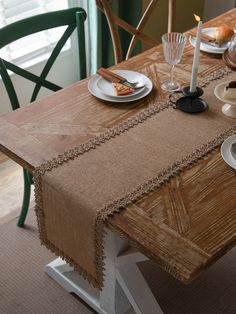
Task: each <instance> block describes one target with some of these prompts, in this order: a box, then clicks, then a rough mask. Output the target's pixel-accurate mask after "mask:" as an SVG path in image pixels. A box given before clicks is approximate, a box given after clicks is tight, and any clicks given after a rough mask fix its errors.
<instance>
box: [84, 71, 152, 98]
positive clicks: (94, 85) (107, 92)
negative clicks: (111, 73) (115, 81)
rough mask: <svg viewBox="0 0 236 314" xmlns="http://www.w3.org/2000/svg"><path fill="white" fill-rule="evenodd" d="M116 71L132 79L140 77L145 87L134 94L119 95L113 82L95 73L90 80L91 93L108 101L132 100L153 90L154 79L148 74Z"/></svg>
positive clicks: (89, 88)
mask: <svg viewBox="0 0 236 314" xmlns="http://www.w3.org/2000/svg"><path fill="white" fill-rule="evenodd" d="M115 72H116V73H117V74H119V75H121V76H123V77H125V78H126V79H127V80H130V81H135V80H137V78H138V79H139V80H142V82H143V83H144V85H145V87H144V88H142V89H141V90H137V92H136V91H135V92H133V93H132V94H128V95H123V96H117V95H116V94H115V89H114V88H113V86H112V83H111V82H108V81H106V80H105V79H103V78H102V77H101V76H100V75H94V76H92V77H91V79H90V80H89V82H88V90H89V91H90V93H91V94H92V95H94V96H95V97H97V98H99V99H102V100H106V101H111V102H131V101H136V100H139V99H141V98H143V97H145V96H147V95H148V94H149V93H150V92H151V91H152V88H153V84H152V81H151V80H150V79H149V78H148V77H147V76H146V75H144V74H142V73H138V72H135V71H129V70H116V71H115ZM104 86H105V87H104ZM112 89H114V91H112Z"/></svg>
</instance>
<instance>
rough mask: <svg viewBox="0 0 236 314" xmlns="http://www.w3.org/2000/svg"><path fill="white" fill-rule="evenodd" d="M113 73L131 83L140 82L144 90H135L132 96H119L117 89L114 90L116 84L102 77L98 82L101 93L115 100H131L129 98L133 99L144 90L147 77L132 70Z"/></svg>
mask: <svg viewBox="0 0 236 314" xmlns="http://www.w3.org/2000/svg"><path fill="white" fill-rule="evenodd" d="M112 72H113V73H116V74H118V75H120V76H122V77H124V78H126V79H127V80H128V81H129V82H131V83H132V82H140V83H142V84H143V85H144V86H143V87H142V88H138V89H133V91H132V92H131V93H130V94H124V95H122V93H120V94H119V95H117V90H116V88H114V86H115V84H112V83H111V82H110V81H108V80H106V79H105V78H103V77H102V76H100V79H98V80H97V88H98V89H99V90H100V92H102V93H103V94H105V95H106V96H110V97H115V98H117V97H119V98H120V97H128V98H129V97H133V96H136V95H138V94H140V93H141V92H142V91H143V90H144V88H145V82H144V80H145V78H146V77H145V78H144V76H143V74H141V73H138V72H135V71H130V70H113V71H112ZM121 86H123V84H122V83H121Z"/></svg>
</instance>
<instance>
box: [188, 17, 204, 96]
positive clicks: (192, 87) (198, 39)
mask: <svg viewBox="0 0 236 314" xmlns="http://www.w3.org/2000/svg"><path fill="white" fill-rule="evenodd" d="M195 19H199V22H198V27H197V37H196V46H195V50H194V57H193V66H192V75H191V83H190V93H194V92H195V91H196V87H197V75H198V63H199V55H200V43H201V30H202V21H200V18H199V17H198V16H195Z"/></svg>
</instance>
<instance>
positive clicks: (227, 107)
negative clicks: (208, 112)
mask: <svg viewBox="0 0 236 314" xmlns="http://www.w3.org/2000/svg"><path fill="white" fill-rule="evenodd" d="M227 85H229V81H227V82H223V83H220V84H219V85H217V86H216V87H215V90H214V94H215V96H216V97H217V98H218V99H219V100H221V101H223V102H224V103H225V104H224V106H223V107H222V109H221V110H222V112H223V114H225V115H226V116H227V117H230V118H232V119H236V99H235V100H233V99H227V98H224V96H223V95H224V89H225V87H226V86H227Z"/></svg>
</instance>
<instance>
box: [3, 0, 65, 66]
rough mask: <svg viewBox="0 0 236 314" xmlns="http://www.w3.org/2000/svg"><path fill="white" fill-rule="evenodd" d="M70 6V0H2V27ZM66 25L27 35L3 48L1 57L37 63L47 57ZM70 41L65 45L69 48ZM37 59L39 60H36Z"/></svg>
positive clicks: (20, 61) (18, 62)
mask: <svg viewBox="0 0 236 314" xmlns="http://www.w3.org/2000/svg"><path fill="white" fill-rule="evenodd" d="M66 8H68V0H0V27H3V26H5V25H8V24H11V23H13V22H16V21H18V20H21V19H24V18H27V17H30V16H33V15H37V14H41V13H45V12H50V11H54V10H62V9H66ZM64 30H65V27H60V28H56V29H52V30H49V31H43V32H40V33H37V34H33V35H30V36H27V37H25V38H23V39H20V40H19V41H16V42H14V43H12V44H10V45H8V46H7V47H5V48H3V49H1V51H0V53H1V57H2V58H4V59H6V60H8V61H12V60H14V62H15V63H16V64H21V65H22V64H24V63H26V64H27V62H28V61H29V60H30V63H31V64H32V63H36V62H37V61H41V60H42V59H45V57H46V56H47V54H48V53H50V52H51V51H52V49H53V47H54V46H55V44H56V42H57V40H58V39H59V38H60V36H61V34H62V32H63V31H64ZM69 47H70V43H69V42H68V44H67V45H66V46H65V47H64V49H68V48H69ZM36 60H37V61H36Z"/></svg>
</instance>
